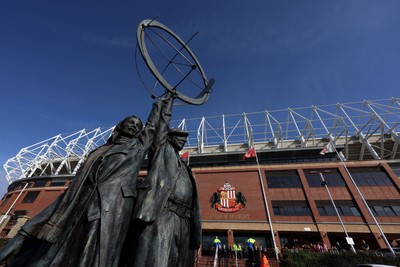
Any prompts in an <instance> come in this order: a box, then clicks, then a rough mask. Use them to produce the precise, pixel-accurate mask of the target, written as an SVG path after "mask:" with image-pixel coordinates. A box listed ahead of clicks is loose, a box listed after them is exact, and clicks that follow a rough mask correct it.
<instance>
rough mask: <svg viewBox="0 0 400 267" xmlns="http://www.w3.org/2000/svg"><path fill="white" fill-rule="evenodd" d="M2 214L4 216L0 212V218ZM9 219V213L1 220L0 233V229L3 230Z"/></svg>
mask: <svg viewBox="0 0 400 267" xmlns="http://www.w3.org/2000/svg"><path fill="white" fill-rule="evenodd" d="M3 216H4V214H2V215H1V216H0V218H1V219H2V218H3ZM10 219H11V216H10V214H8V215H7V216H6V218H5V219H4V220H3V222H2V223H1V225H0V233H1V231H3V229H4V227H5V226H6V225H7V223H8V221H9V220H10Z"/></svg>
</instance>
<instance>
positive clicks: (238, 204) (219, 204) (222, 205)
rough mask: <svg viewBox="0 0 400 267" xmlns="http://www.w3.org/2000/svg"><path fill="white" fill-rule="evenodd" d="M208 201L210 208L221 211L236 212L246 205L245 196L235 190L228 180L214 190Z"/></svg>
mask: <svg viewBox="0 0 400 267" xmlns="http://www.w3.org/2000/svg"><path fill="white" fill-rule="evenodd" d="M210 202H211V207H212V208H215V209H217V210H218V211H221V212H236V211H239V210H241V209H242V208H244V207H245V206H246V198H245V197H244V196H243V194H242V192H236V188H235V187H233V186H231V184H230V183H228V182H225V184H224V185H223V186H222V187H220V188H219V189H218V190H217V192H214V194H213V195H212V197H211V198H210Z"/></svg>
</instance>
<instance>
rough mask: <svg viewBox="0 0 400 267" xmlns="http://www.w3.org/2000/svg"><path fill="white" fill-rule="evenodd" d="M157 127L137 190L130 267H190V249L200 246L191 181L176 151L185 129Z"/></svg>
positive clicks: (197, 204)
mask: <svg viewBox="0 0 400 267" xmlns="http://www.w3.org/2000/svg"><path fill="white" fill-rule="evenodd" d="M159 125H160V126H165V127H164V128H160V129H158V130H157V131H158V133H157V138H156V139H155V143H154V146H153V147H152V148H151V150H150V151H149V163H150V167H149V171H148V176H147V177H146V179H145V180H146V182H147V183H148V188H146V189H144V190H143V191H140V190H139V191H138V200H137V202H136V208H135V211H134V218H135V219H137V220H139V221H138V222H134V225H135V226H138V230H137V236H135V237H134V238H135V239H137V242H138V243H137V244H136V245H135V246H134V253H132V255H133V256H134V260H133V262H132V263H131V266H135V267H139V266H140V267H144V266H148V267H150V266H168V267H177V266H180V267H186V266H190V261H191V256H193V255H191V253H190V251H194V250H196V249H198V248H199V247H200V240H201V214H200V206H199V200H198V195H197V187H196V182H195V180H194V177H193V174H192V171H191V169H190V168H189V167H188V166H187V165H186V164H185V162H184V161H183V160H181V158H180V156H179V154H178V152H179V151H180V150H181V149H182V148H183V146H184V145H185V142H186V139H187V136H188V133H187V132H185V131H182V130H180V129H170V128H169V127H168V125H164V124H161V123H160V124H159Z"/></svg>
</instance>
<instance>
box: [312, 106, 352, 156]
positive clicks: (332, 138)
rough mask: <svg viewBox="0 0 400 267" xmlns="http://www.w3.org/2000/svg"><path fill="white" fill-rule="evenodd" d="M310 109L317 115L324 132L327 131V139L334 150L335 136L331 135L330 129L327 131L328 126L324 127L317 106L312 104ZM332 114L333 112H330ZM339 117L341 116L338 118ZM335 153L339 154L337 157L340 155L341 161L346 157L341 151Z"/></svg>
mask: <svg viewBox="0 0 400 267" xmlns="http://www.w3.org/2000/svg"><path fill="white" fill-rule="evenodd" d="M312 110H313V111H314V112H315V114H316V115H317V117H318V119H319V121H320V122H321V124H322V127H323V128H324V129H325V131H326V133H327V137H328V139H329V141H330V142H332V143H333V146H334V147H335V150H336V141H335V138H334V137H333V135H332V131H329V130H328V128H326V125H325V123H324V121H323V120H322V119H321V116H320V115H319V113H318V110H317V107H315V106H312ZM332 115H333V114H332ZM335 117H336V116H335ZM340 119H341V118H340ZM346 143H347V139H346ZM337 154H338V155H339V157H340V158H341V159H342V160H343V161H346V158H345V157H344V155H343V154H342V153H337Z"/></svg>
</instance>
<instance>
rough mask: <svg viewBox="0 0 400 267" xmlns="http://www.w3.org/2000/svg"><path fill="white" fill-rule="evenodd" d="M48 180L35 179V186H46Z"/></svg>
mask: <svg viewBox="0 0 400 267" xmlns="http://www.w3.org/2000/svg"><path fill="white" fill-rule="evenodd" d="M47 181H48V180H39V181H35V184H34V185H33V187H45V186H46V183H47Z"/></svg>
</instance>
